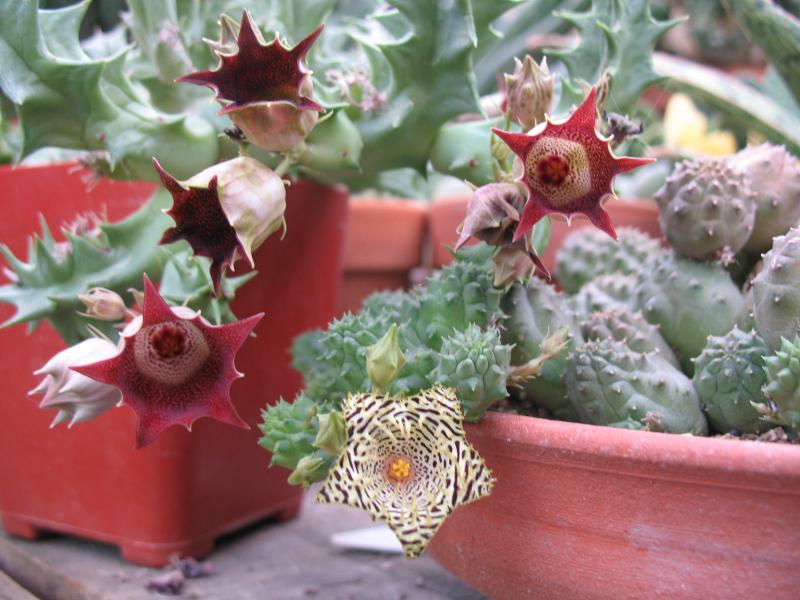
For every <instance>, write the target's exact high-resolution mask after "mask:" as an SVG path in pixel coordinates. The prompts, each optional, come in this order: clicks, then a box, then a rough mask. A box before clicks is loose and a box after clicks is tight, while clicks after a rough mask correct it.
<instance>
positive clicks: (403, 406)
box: [317, 387, 494, 558]
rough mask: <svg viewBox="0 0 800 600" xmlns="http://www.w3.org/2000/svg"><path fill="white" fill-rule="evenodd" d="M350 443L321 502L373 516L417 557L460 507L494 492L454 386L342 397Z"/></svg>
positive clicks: (332, 472) (319, 496)
mask: <svg viewBox="0 0 800 600" xmlns="http://www.w3.org/2000/svg"><path fill="white" fill-rule="evenodd" d="M342 413H343V416H344V419H345V422H346V424H347V434H348V438H347V443H346V444H345V446H344V448H343V449H342V452H341V454H340V455H339V457H338V459H337V461H336V463H335V464H334V466H333V467H332V468H331V470H330V472H329V473H328V477H327V478H326V479H325V482H324V483H323V486H322V489H321V490H320V492H319V493H318V494H317V502H321V503H337V504H346V505H349V506H353V507H355V508H361V509H363V510H366V511H367V512H369V513H370V515H371V516H372V518H373V519H376V520H377V519H380V520H381V521H384V522H386V524H387V525H388V526H389V527H390V528H391V529H392V531H394V533H395V535H396V536H397V538H398V539H399V540H400V543H401V544H402V546H403V551H404V552H405V554H406V556H407V557H408V558H416V557H417V556H419V555H420V554H421V553H422V552H423V551H424V550H425V547H426V546H427V545H428V542H429V541H430V540H431V538H432V537H433V535H434V534H435V533H436V530H437V529H438V528H439V526H440V525H441V524H442V522H444V520H445V519H446V518H447V517H448V516H449V515H450V513H451V512H453V510H454V509H455V508H456V507H458V506H460V505H462V504H466V503H469V502H472V501H474V500H478V499H479V498H482V497H483V496H486V495H488V494H489V493H490V492H491V490H492V486H493V485H494V479H493V478H492V475H491V472H490V471H489V469H488V468H487V467H486V465H485V463H484V462H483V459H482V458H481V457H480V455H478V453H477V452H476V451H475V449H474V448H473V447H472V446H471V445H470V443H469V442H468V441H467V440H466V438H465V437H464V429H463V426H462V420H463V415H462V412H461V405H460V402H459V400H458V398H457V397H456V396H455V394H454V392H453V391H452V390H449V389H446V388H442V387H436V388H431V389H429V390H426V391H423V392H420V393H419V394H418V395H416V396H411V397H406V398H394V397H390V396H384V395H374V394H359V395H351V396H349V397H347V398H345V399H344V401H343V402H342Z"/></svg>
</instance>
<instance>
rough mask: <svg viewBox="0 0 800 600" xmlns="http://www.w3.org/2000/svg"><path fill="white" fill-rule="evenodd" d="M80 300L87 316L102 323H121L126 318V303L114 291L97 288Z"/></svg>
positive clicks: (82, 296) (80, 296)
mask: <svg viewBox="0 0 800 600" xmlns="http://www.w3.org/2000/svg"><path fill="white" fill-rule="evenodd" d="M78 299H79V300H80V301H81V302H83V305H84V306H85V307H86V315H87V316H90V317H92V318H95V319H99V320H101V321H120V320H122V319H123V318H124V317H125V311H126V308H125V301H124V300H123V299H122V297H121V296H120V295H119V294H117V293H116V292H115V291H113V290H107V289H106V288H101V287H96V288H92V289H90V290H89V291H88V292H86V293H85V294H78Z"/></svg>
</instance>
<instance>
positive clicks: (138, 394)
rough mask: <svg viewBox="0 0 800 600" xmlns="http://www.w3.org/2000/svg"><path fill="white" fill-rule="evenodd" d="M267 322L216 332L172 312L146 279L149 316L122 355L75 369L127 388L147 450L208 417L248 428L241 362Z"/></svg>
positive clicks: (122, 346) (125, 339) (124, 339)
mask: <svg viewBox="0 0 800 600" xmlns="http://www.w3.org/2000/svg"><path fill="white" fill-rule="evenodd" d="M263 316H264V315H263V313H261V314H257V315H254V316H252V317H248V318H247V319H243V320H241V321H237V322H235V323H228V324H225V325H217V326H215V325H211V324H210V323H209V322H208V321H206V320H205V319H203V318H202V317H201V316H200V314H199V313H196V312H194V311H192V310H191V309H189V308H186V307H175V308H172V307H170V306H169V305H168V304H167V303H166V302H165V301H164V299H163V298H162V297H161V296H160V295H159V293H158V291H157V290H156V288H155V286H154V285H153V284H152V283H151V282H150V279H148V278H147V276H146V275H145V277H144V307H143V313H142V315H140V316H138V317H136V318H135V319H133V320H132V321H131V322H130V323H129V324H128V325H127V327H125V329H124V330H123V331H122V335H121V338H120V343H119V351H118V352H117V353H116V354H115V355H114V356H112V357H110V358H107V359H105V360H100V361H97V362H93V363H88V364H83V365H81V366H77V367H73V369H74V370H75V371H77V372H78V373H81V374H82V375H86V376H87V377H91V378H92V379H94V380H96V381H99V382H102V383H106V384H109V385H113V386H115V387H117V388H119V390H120V391H121V392H122V401H123V403H124V404H127V405H128V406H130V407H131V408H132V409H133V411H134V412H135V413H136V416H137V423H136V446H137V447H139V448H140V447H142V446H146V445H147V444H149V443H151V442H152V441H153V440H155V439H156V438H157V437H158V436H159V435H160V434H161V433H162V432H163V431H164V430H165V429H166V428H167V427H170V426H171V425H183V426H185V427H186V428H187V429H191V425H192V423H193V422H194V421H196V420H197V419H199V418H200V417H212V418H214V419H217V420H218V421H222V422H223V423H228V424H230V425H236V426H238V427H243V428H247V424H246V423H245V422H244V421H243V420H242V419H241V417H240V416H239V415H238V414H237V412H236V409H235V408H234V407H233V404H232V402H231V398H230V387H231V384H232V383H233V381H234V380H235V379H238V378H239V377H241V376H242V374H241V373H239V372H238V371H237V370H236V368H235V367H234V364H233V361H234V357H235V355H236V353H237V352H238V350H239V348H240V347H241V346H242V344H243V343H244V341H245V340H246V339H247V336H248V335H249V334H250V332H251V331H252V330H253V328H254V327H255V326H256V323H258V321H260V320H261V317H263Z"/></svg>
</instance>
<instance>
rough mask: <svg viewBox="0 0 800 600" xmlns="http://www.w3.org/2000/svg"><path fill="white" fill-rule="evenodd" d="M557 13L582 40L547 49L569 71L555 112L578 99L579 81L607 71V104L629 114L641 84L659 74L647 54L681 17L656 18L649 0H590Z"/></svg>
mask: <svg viewBox="0 0 800 600" xmlns="http://www.w3.org/2000/svg"><path fill="white" fill-rule="evenodd" d="M559 15H560V16H561V17H562V18H563V19H565V20H566V21H567V22H569V23H570V24H572V25H573V26H574V27H575V28H576V29H578V30H579V32H580V43H579V44H578V45H577V46H576V47H575V48H571V49H568V50H562V49H558V50H549V51H547V54H548V55H549V56H551V57H553V58H557V59H559V60H561V61H562V62H563V63H564V64H565V65H566V67H567V70H568V71H569V76H570V77H569V79H568V80H564V81H562V88H561V96H560V99H559V102H558V106H557V108H556V110H555V111H554V112H555V113H557V114H558V113H564V112H566V111H568V110H569V108H570V107H571V106H572V105H573V104H577V103H579V102H580V100H581V99H582V98H583V95H584V92H583V90H582V89H581V85H582V84H590V85H592V84H595V83H597V82H598V81H599V80H600V78H601V76H602V75H603V73H605V72H608V73H609V74H610V75H611V86H610V90H609V99H608V104H607V107H608V109H609V110H612V111H614V112H619V113H622V114H630V112H631V111H632V110H633V107H634V105H635V104H636V102H637V101H638V99H639V96H640V95H641V93H642V92H643V91H644V89H645V88H647V87H648V86H650V85H652V84H654V83H657V82H659V81H660V79H661V78H660V77H659V75H658V74H657V73H656V72H655V71H654V70H653V64H652V59H651V56H652V53H653V50H654V48H655V46H656V44H657V43H658V41H659V40H660V39H661V37H662V36H663V35H664V34H665V33H666V32H667V31H669V30H670V29H671V28H673V27H674V26H675V25H677V24H678V23H680V22H681V21H682V19H673V20H670V21H656V20H655V19H654V18H653V15H652V14H651V13H650V4H649V1H648V0H626V1H624V2H623V1H621V0H594V1H593V2H592V9H591V10H590V11H587V12H583V13H575V12H562V13H559Z"/></svg>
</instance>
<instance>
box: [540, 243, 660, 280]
mask: <svg viewBox="0 0 800 600" xmlns="http://www.w3.org/2000/svg"><path fill="white" fill-rule="evenodd" d="M617 236H618V238H619V239H618V240H617V241H614V240H613V239H611V238H610V237H609V236H608V235H606V234H605V233H604V232H602V231H599V230H597V229H593V228H592V229H581V230H578V231H576V232H574V233H571V234H570V235H568V236H567V238H566V239H565V240H564V244H563V245H562V246H561V248H559V249H558V252H557V253H556V273H555V275H556V279H557V280H558V283H559V284H560V285H561V287H562V288H563V289H564V291H566V292H567V293H569V294H575V293H577V292H578V290H580V289H581V287H582V286H583V285H584V284H586V283H588V282H589V281H591V280H592V279H594V278H595V277H597V276H599V275H610V274H612V273H622V274H625V275H629V274H632V273H634V272H635V271H636V269H638V268H639V265H641V264H642V262H644V261H645V260H646V259H647V258H648V257H650V256H651V255H652V254H654V253H656V252H658V251H659V248H660V245H659V243H658V240H656V239H654V238H652V237H650V236H649V235H647V234H646V233H643V232H641V231H639V230H638V229H635V228H633V227H620V228H618V229H617Z"/></svg>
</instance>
